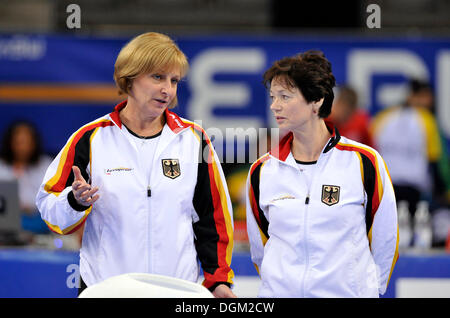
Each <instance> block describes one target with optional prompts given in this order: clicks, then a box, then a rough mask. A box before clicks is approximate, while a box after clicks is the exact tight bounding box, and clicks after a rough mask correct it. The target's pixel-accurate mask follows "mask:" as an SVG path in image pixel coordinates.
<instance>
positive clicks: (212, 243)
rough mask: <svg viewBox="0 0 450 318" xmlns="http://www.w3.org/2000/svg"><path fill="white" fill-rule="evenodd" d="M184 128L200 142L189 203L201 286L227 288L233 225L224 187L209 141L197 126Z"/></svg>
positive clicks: (231, 276)
mask: <svg viewBox="0 0 450 318" xmlns="http://www.w3.org/2000/svg"><path fill="white" fill-rule="evenodd" d="M188 124H189V125H191V127H192V128H193V130H192V131H193V132H194V133H195V134H196V135H197V138H198V139H199V140H200V141H201V147H200V156H201V158H200V161H199V164H198V174H197V184H196V187H195V191H194V199H193V204H194V208H195V211H196V212H197V214H198V216H199V221H198V222H196V223H194V225H193V228H194V232H195V236H196V242H195V243H196V247H197V254H198V256H199V259H200V262H201V264H202V268H203V272H204V276H205V281H204V282H203V285H204V286H205V287H207V288H209V287H211V286H213V285H214V284H215V283H216V282H227V283H230V284H231V283H232V278H233V277H234V273H233V271H232V270H231V268H230V265H231V256H232V250H233V225H232V221H231V216H230V215H231V214H230V211H229V210H228V209H229V207H228V202H227V200H228V197H227V195H226V190H225V184H224V183H223V180H222V178H221V174H220V171H219V169H220V167H219V163H218V162H217V160H216V159H215V157H214V152H213V146H212V144H211V140H210V139H209V138H208V136H207V135H206V133H205V131H204V130H203V129H202V128H201V127H200V126H198V125H197V124H194V123H189V122H188ZM199 136H202V138H200V137H199ZM204 157H206V158H204Z"/></svg>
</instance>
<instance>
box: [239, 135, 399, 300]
mask: <svg viewBox="0 0 450 318" xmlns="http://www.w3.org/2000/svg"><path fill="white" fill-rule="evenodd" d="M329 129H330V130H332V129H333V128H332V127H329ZM292 139H293V136H292V133H290V134H288V135H287V136H286V137H284V138H283V139H282V141H281V142H280V145H279V148H277V149H274V150H273V151H271V152H270V153H267V154H265V155H264V156H262V157H261V158H260V159H258V160H257V161H256V162H255V163H254V164H253V165H252V167H251V169H250V172H249V177H248V180H247V229H248V235H249V239H250V246H251V256H252V261H253V262H254V264H255V266H256V268H257V270H258V272H259V274H260V276H261V281H262V282H261V287H260V290H259V297H379V294H383V293H384V292H385V291H386V287H387V284H388V281H389V278H390V275H391V273H392V270H393V268H394V265H395V263H396V261H397V258H398V226H397V210H396V202H395V196H394V190H393V187H392V183H391V181H390V177H389V174H388V170H387V167H386V166H385V163H384V161H383V159H382V158H381V157H380V155H379V154H378V153H377V152H376V151H375V150H374V149H372V148H370V147H368V146H365V145H363V144H360V143H357V142H355V141H352V140H349V139H347V138H345V137H340V136H339V133H338V132H337V131H336V130H334V133H333V136H332V138H331V139H330V140H329V142H328V143H327V145H326V147H325V148H324V150H323V152H322V154H321V155H320V157H319V159H318V161H317V163H316V164H315V165H316V167H315V170H314V177H313V178H312V181H311V182H310V184H308V183H309V182H306V180H305V178H304V177H302V175H301V173H300V170H299V168H298V166H297V164H296V161H295V159H294V157H293V155H292V153H291V144H292Z"/></svg>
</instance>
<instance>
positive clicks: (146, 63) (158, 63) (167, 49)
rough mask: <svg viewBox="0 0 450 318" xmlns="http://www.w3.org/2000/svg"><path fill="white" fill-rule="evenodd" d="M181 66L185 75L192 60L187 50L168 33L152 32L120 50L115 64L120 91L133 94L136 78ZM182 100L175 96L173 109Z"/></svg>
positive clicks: (115, 78)
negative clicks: (186, 53)
mask: <svg viewBox="0 0 450 318" xmlns="http://www.w3.org/2000/svg"><path fill="white" fill-rule="evenodd" d="M173 68H178V69H179V70H180V72H181V74H180V75H181V77H184V76H185V75H186V73H187V71H188V69H189V63H188V61H187V58H186V56H185V55H184V53H183V52H182V51H181V50H180V49H179V48H178V46H177V45H176V44H175V42H174V41H173V40H172V39H171V38H170V37H168V36H167V35H164V34H161V33H156V32H148V33H144V34H141V35H138V36H137V37H135V38H133V39H132V40H131V41H130V42H128V43H127V44H126V45H125V46H124V47H123V48H122V49H121V50H120V52H119V55H118V56H117V59H116V63H115V65H114V81H115V82H116V85H117V87H118V89H119V94H127V95H128V94H129V93H130V89H131V86H132V83H133V80H134V79H135V78H136V77H138V76H140V75H142V74H148V73H151V72H154V71H167V70H171V69H173ZM177 103H178V100H177V97H176V96H175V98H174V99H173V101H172V103H171V104H170V105H169V108H172V107H175V106H176V105H177Z"/></svg>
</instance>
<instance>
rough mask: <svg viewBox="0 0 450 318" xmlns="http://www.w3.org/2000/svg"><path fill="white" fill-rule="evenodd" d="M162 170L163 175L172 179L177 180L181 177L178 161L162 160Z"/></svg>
mask: <svg viewBox="0 0 450 318" xmlns="http://www.w3.org/2000/svg"><path fill="white" fill-rule="evenodd" d="M162 168H163V174H164V175H165V176H166V177H168V178H170V179H175V178H177V177H179V176H180V175H181V171H180V162H179V161H178V159H162Z"/></svg>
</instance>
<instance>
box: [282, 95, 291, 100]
mask: <svg viewBox="0 0 450 318" xmlns="http://www.w3.org/2000/svg"><path fill="white" fill-rule="evenodd" d="M281 98H282V99H284V100H287V99H289V96H287V95H282V96H281Z"/></svg>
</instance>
